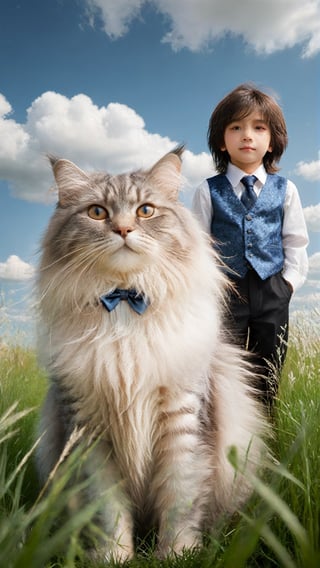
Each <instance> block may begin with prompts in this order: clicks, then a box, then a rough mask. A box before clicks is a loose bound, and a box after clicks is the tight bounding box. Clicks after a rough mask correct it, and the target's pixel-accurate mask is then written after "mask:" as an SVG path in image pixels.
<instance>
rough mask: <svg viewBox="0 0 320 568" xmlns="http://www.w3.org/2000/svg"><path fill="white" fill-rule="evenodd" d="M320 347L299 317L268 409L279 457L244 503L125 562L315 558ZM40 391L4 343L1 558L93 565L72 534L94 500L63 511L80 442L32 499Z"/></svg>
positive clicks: (301, 565)
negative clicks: (201, 535) (164, 551)
mask: <svg viewBox="0 0 320 568" xmlns="http://www.w3.org/2000/svg"><path fill="white" fill-rule="evenodd" d="M319 347H320V340H319V338H318V337H316V336H314V333H313V332H312V331H311V330H310V329H308V327H307V326H306V324H305V323H304V324H303V325H301V326H299V328H297V329H295V330H293V331H292V332H291V338H290V344H289V351H288V357H287V362H286V365H285V369H284V372H283V376H282V380H281V386H280V392H279V400H278V401H277V405H276V409H275V415H274V430H275V436H274V440H273V443H272V446H273V447H272V449H273V453H274V456H275V458H276V460H277V462H276V463H272V464H271V463H270V465H269V467H268V468H267V470H266V472H265V474H264V476H263V479H259V478H253V479H252V480H251V481H252V483H253V485H254V487H255V490H256V492H255V495H254V497H253V498H252V500H251V501H250V502H249V503H248V505H247V507H246V508H245V509H244V510H243V511H241V512H240V513H239V515H238V516H237V517H236V518H234V519H232V520H231V522H230V521H229V522H228V523H222V524H221V526H220V527H219V528H218V529H217V531H216V533H215V536H214V537H208V539H207V542H206V545H205V546H204V548H203V549H202V550H201V551H195V552H186V553H185V554H184V555H183V556H182V557H176V558H171V559H170V558H169V559H167V560H164V561H160V560H158V559H157V558H156V557H154V556H153V554H152V549H150V547H149V548H148V547H146V549H145V550H144V551H141V553H140V555H139V556H137V558H135V559H134V560H132V561H130V562H128V563H127V564H126V567H127V568H160V567H162V568H167V567H168V568H169V567H170V568H182V567H183V568H197V567H199V568H216V567H217V568H242V567H244V568H255V567H256V568H258V567H259V568H264V567H266V568H267V567H270V568H271V567H278V566H283V567H285V568H316V567H318V566H320V526H319V524H320V475H319V470H320V452H319V448H320V420H319V417H320V383H319V369H320V350H319ZM45 391H46V379H45V374H44V373H43V372H42V371H41V370H40V369H39V367H38V365H37V361H36V357H35V354H34V352H33V351H32V350H28V349H24V348H22V347H9V348H2V349H1V351H0V568H2V567H5V568H20V567H21V568H38V567H39V568H45V567H50V568H62V567H65V568H71V567H74V566H78V565H79V566H81V567H86V568H91V567H92V568H93V567H96V566H99V564H98V563H93V562H92V563H88V561H85V560H84V559H82V551H81V548H80V544H79V538H78V537H79V533H80V532H81V529H82V528H83V526H85V525H87V524H90V521H91V519H92V517H93V515H94V513H95V511H96V509H97V507H98V505H99V504H97V503H90V504H89V505H88V506H87V507H86V508H84V509H83V510H81V511H80V512H79V513H78V514H75V515H74V516H73V517H71V518H69V519H64V520H62V519H63V517H61V514H62V512H63V509H64V506H65V503H66V502H67V500H68V499H72V496H73V495H74V494H75V493H77V492H78V491H79V490H80V489H81V487H80V482H79V485H74V484H73V485H71V486H70V485H69V484H68V480H69V478H70V475H71V474H72V472H73V471H74V470H75V469H76V468H77V467H78V465H79V462H81V459H83V457H82V454H81V451H80V450H79V452H78V454H76V455H74V457H73V458H72V459H71V460H69V461H70V462H71V463H69V464H66V467H65V468H62V471H61V474H60V476H59V478H58V479H57V480H56V482H55V483H54V484H53V486H52V488H51V490H50V491H49V492H48V493H47V494H46V495H45V496H44V497H43V498H42V499H40V500H37V495H38V487H37V482H36V476H35V471H34V465H33V455H32V454H33V452H32V446H33V444H34V441H35V439H36V422H37V415H38V409H39V406H40V404H41V402H42V400H43V397H44V393H45ZM30 409H31V410H30ZM29 454H30V455H29ZM57 519H60V520H59V522H58V523H57ZM53 527H55V531H54V532H52V529H53ZM76 558H77V560H76ZM116 565H117V564H116V563H114V564H113V566H116Z"/></svg>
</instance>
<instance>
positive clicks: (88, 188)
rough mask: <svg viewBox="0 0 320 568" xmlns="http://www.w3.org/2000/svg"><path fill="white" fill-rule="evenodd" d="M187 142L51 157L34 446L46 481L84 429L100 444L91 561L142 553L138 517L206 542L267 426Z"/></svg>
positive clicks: (234, 501)
mask: <svg viewBox="0 0 320 568" xmlns="http://www.w3.org/2000/svg"><path fill="white" fill-rule="evenodd" d="M181 155H182V148H178V149H176V150H175V151H173V152H171V153H169V154H167V155H165V156H164V157H163V158H162V159H161V160H160V161H158V162H157V163H156V164H155V165H154V166H153V167H152V168H151V169H149V170H147V171H140V170H139V171H136V172H133V173H129V174H122V175H116V176H112V175H109V174H106V173H103V174H101V173H85V172H84V171H82V170H80V169H79V168H78V167H77V166H76V165H74V164H73V163H72V162H70V161H68V160H63V159H59V160H52V167H53V173H54V176H55V180H56V184H57V188H58V192H59V201H58V204H57V207H56V210H55V212H54V214H53V216H52V219H51V221H50V224H49V227H48V230H47V233H46V235H45V237H44V239H43V246H42V251H43V252H42V258H41V263H40V267H39V273H38V294H39V308H40V327H39V343H40V351H41V355H42V358H43V360H44V361H45V364H46V367H47V370H48V374H49V377H50V388H49V391H48V395H47V398H46V401H45V404H44V407H43V412H42V419H41V426H40V430H41V432H42V433H43V437H42V441H41V443H40V447H39V450H38V467H39V474H40V477H41V480H42V482H43V483H44V482H45V481H46V479H48V478H49V476H50V472H51V471H52V470H53V469H54V467H55V465H56V463H57V462H59V459H60V456H61V454H62V453H63V450H64V448H65V445H66V444H68V442H69V440H70V436H72V433H73V432H74V431H75V429H76V428H82V430H81V432H82V439H88V440H89V439H90V437H92V436H94V438H95V439H96V440H97V441H96V443H95V445H94V447H93V449H92V451H91V453H90V459H88V461H87V462H86V463H85V464H84V465H83V475H84V476H91V475H92V482H91V484H90V495H89V494H88V495H87V498H88V499H90V500H92V499H94V498H99V496H105V495H107V498H104V499H102V500H101V503H102V505H101V511H100V512H99V523H100V526H101V527H102V529H103V532H104V534H105V539H102V540H101V543H100V546H99V547H98V550H97V552H96V553H97V556H98V557H99V558H102V559H105V560H106V561H107V560H108V559H109V558H110V557H111V556H114V557H115V558H117V559H118V560H125V559H127V558H130V557H132V556H133V554H134V533H135V527H136V526H137V524H141V523H142V524H145V525H147V528H151V527H154V528H155V530H156V532H157V549H158V554H159V555H161V556H166V555H168V554H170V553H171V552H174V553H181V552H182V550H183V549H185V548H186V549H188V548H193V547H196V546H199V545H200V544H201V539H202V533H203V531H206V530H210V529H211V528H212V527H214V525H215V523H216V522H217V520H218V519H219V517H220V516H221V515H222V514H226V513H232V512H233V511H235V509H236V508H238V507H240V506H241V505H242V504H243V502H244V501H245V499H246V498H247V497H248V495H249V494H250V484H249V483H248V482H247V481H246V477H245V475H244V476H243V475H242V474H238V475H236V476H235V471H234V469H233V467H232V466H231V465H230V463H229V460H228V451H229V449H230V448H231V447H232V446H235V447H236V448H237V452H238V457H239V460H240V462H241V463H242V464H244V469H250V471H255V470H256V468H257V467H259V464H260V463H261V456H262V455H263V453H264V449H265V446H264V442H263V438H264V434H265V431H266V421H265V419H264V418H263V416H262V415H261V414H260V409H259V407H258V403H257V402H256V400H255V398H254V396H253V393H252V391H251V387H250V386H249V383H250V381H251V380H252V374H251V371H250V366H249V364H248V363H247V362H246V361H245V360H244V356H243V354H242V352H241V351H240V349H238V348H237V347H236V346H234V345H231V344H230V343H229V342H228V341H226V339H225V336H224V332H223V329H222V323H221V322H222V319H223V311H224V298H225V289H226V286H227V283H226V280H225V277H224V276H223V274H222V271H221V270H220V268H219V262H218V259H217V258H216V255H215V252H214V250H213V248H212V245H211V243H210V241H209V239H208V237H207V236H206V235H205V234H204V233H203V232H202V231H201V229H200V227H199V225H198V223H197V221H196V219H195V218H194V217H193V216H192V214H191V212H190V211H189V210H188V209H186V208H185V207H184V206H183V205H182V204H181V203H180V202H179V200H178V192H179V186H180V183H181V174H180V170H181Z"/></svg>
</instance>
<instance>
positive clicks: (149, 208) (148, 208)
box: [137, 203, 155, 219]
mask: <svg viewBox="0 0 320 568" xmlns="http://www.w3.org/2000/svg"><path fill="white" fill-rule="evenodd" d="M154 211H155V208H154V207H153V205H150V204H149V203H144V205H141V206H140V207H138V209H137V216H138V217H143V218H144V219H147V218H148V217H152V215H153V214H154Z"/></svg>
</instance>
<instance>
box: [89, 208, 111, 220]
mask: <svg viewBox="0 0 320 568" xmlns="http://www.w3.org/2000/svg"><path fill="white" fill-rule="evenodd" d="M88 215H89V217H90V219H94V220H95V221H103V220H104V219H106V218H107V217H108V213H107V211H106V210H105V208H104V207H101V206H100V205H90V207H89V209H88Z"/></svg>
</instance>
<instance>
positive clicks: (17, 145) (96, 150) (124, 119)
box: [0, 92, 210, 202]
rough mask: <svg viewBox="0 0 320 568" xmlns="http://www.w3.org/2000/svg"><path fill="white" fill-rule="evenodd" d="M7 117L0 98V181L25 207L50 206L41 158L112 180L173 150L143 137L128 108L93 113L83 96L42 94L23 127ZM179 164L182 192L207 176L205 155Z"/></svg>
mask: <svg viewBox="0 0 320 568" xmlns="http://www.w3.org/2000/svg"><path fill="white" fill-rule="evenodd" d="M11 111H12V109H11V106H10V103H9V102H8V101H7V100H6V99H5V97H4V96H3V95H0V177H1V178H2V179H5V180H7V181H8V182H9V184H10V186H11V189H12V191H13V193H14V195H16V196H18V197H20V198H23V199H27V200H30V201H39V202H45V201H48V200H50V192H49V190H48V188H50V186H52V184H53V178H52V174H51V171H50V167H49V162H48V160H47V158H46V156H47V154H53V155H54V156H57V157H63V158H67V159H70V160H72V161H74V162H75V163H77V164H78V165H79V166H80V167H82V168H84V169H97V170H102V171H109V172H110V173H114V174H116V173H119V172H124V171H130V170H133V169H137V168H141V167H142V168H148V167H150V166H151V165H152V164H153V163H154V162H155V161H157V160H158V159H159V158H160V157H161V156H162V155H164V154H165V153H166V152H169V151H170V150H172V149H173V148H174V147H175V145H176V144H177V142H175V141H173V140H170V139H169V138H168V137H163V136H160V135H159V134H156V133H150V132H148V131H147V129H146V127H145V123H144V120H143V118H142V117H141V116H139V115H138V114H137V113H136V112H135V111H134V110H133V109H132V108H130V107H128V106H126V105H124V104H119V103H110V104H108V105H107V106H101V107H98V106H96V105H95V104H94V103H93V102H92V100H91V99H90V98H89V97H88V96H86V95H83V94H79V95H76V96H74V97H72V98H70V99H69V98H67V97H65V96H63V95H61V94H59V93H55V92H46V93H44V94H42V95H41V96H40V97H38V98H37V99H36V100H35V101H34V102H33V103H32V105H31V106H30V108H29V109H28V111H27V120H26V122H25V123H24V124H19V123H17V122H15V120H14V119H13V118H11ZM88 140H90V144H88ZM183 161H184V164H183V174H184V176H185V177H186V182H187V183H186V186H189V187H190V186H192V187H195V185H196V184H197V183H199V182H200V180H201V179H203V178H204V177H205V176H206V175H208V174H209V173H210V159H209V156H208V155H206V154H200V155H199V156H196V155H194V154H192V153H191V152H186V153H185V157H184V160H183Z"/></svg>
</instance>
